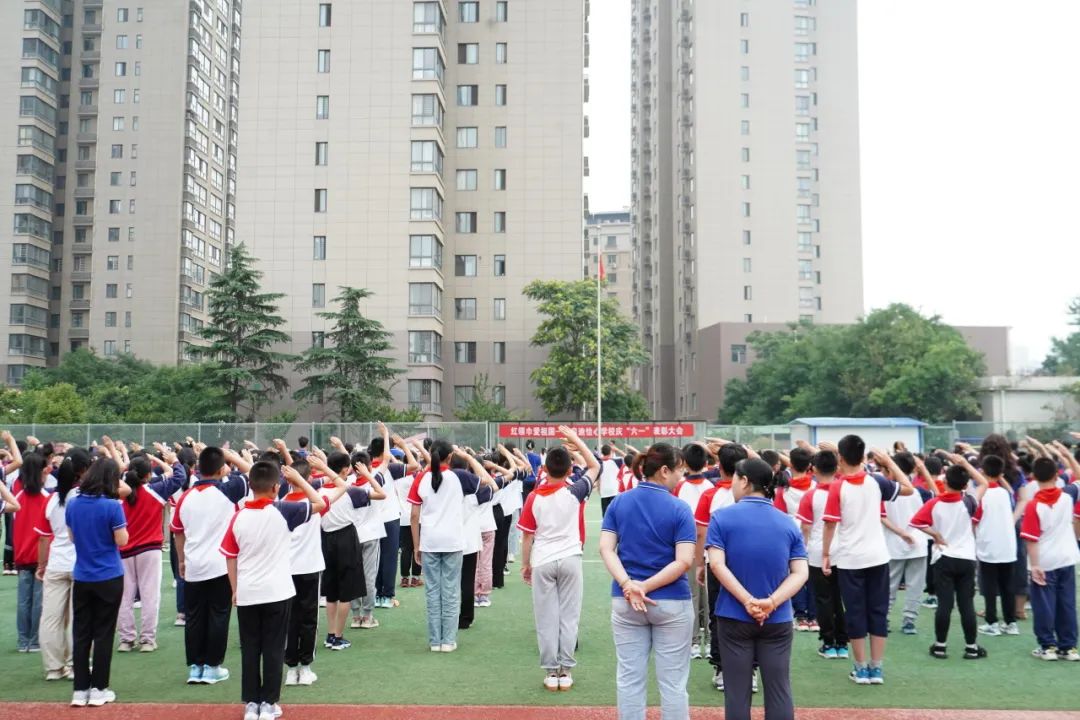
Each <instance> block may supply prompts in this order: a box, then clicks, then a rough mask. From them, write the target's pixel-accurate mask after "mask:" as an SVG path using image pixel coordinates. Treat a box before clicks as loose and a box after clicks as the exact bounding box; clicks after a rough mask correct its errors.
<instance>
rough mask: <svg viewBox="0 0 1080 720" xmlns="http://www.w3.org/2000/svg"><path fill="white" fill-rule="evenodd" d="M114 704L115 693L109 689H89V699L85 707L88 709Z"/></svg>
mask: <svg viewBox="0 0 1080 720" xmlns="http://www.w3.org/2000/svg"><path fill="white" fill-rule="evenodd" d="M111 702H116V693H114V692H113V691H112V690H110V689H109V688H105V689H104V690H98V689H97V688H90V699H89V700H88V701H87V705H89V706H90V707H101V706H102V705H105V704H106V703H111Z"/></svg>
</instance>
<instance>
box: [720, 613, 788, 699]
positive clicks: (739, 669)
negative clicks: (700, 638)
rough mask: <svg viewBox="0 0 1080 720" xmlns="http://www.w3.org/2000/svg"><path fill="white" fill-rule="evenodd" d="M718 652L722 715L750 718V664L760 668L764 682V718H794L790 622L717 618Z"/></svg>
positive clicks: (751, 672) (751, 673)
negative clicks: (722, 682)
mask: <svg viewBox="0 0 1080 720" xmlns="http://www.w3.org/2000/svg"><path fill="white" fill-rule="evenodd" d="M718 622H719V625H720V633H719V634H720V655H721V657H722V658H723V662H724V718H725V720H750V700H751V698H752V697H753V693H752V691H751V686H750V680H751V676H752V675H753V672H754V665H755V664H757V665H758V666H759V667H760V668H761V681H762V683H763V684H764V686H765V720H794V718H795V702H794V699H793V698H792V695H791V643H792V640H793V637H794V629H793V628H792V626H791V623H790V622H783V623H765V624H764V625H758V624H757V623H748V622H739V621H738V620H729V619H728V618H719V620H718Z"/></svg>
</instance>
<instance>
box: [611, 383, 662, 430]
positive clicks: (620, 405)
mask: <svg viewBox="0 0 1080 720" xmlns="http://www.w3.org/2000/svg"><path fill="white" fill-rule="evenodd" d="M601 409H602V411H603V417H602V419H603V420H604V421H605V422H607V421H608V420H610V421H611V422H643V421H645V420H650V419H652V408H650V407H649V401H648V400H646V399H645V396H644V395H642V394H641V393H639V392H638V391H637V390H631V389H630V388H626V387H619V388H615V389H614V390H610V391H606V392H604V406H603V408H601Z"/></svg>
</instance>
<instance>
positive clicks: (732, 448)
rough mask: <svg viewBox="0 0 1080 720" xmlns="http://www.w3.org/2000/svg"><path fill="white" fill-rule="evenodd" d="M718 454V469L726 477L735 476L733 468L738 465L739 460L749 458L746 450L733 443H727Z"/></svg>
mask: <svg viewBox="0 0 1080 720" xmlns="http://www.w3.org/2000/svg"><path fill="white" fill-rule="evenodd" d="M718 454H719V456H720V469H721V470H723V471H724V474H725V475H728V476H731V475H734V474H735V466H736V465H738V464H739V461H740V460H745V459H746V458H747V457H749V455H748V454H747V452H746V448H744V447H743V446H742V445H736V444H734V443H728V444H727V445H724V446H722V447H721V448H720V452H719V453H718Z"/></svg>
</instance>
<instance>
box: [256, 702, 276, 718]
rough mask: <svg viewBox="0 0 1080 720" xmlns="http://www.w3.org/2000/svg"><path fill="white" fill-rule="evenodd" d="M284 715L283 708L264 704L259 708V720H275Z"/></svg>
mask: <svg viewBox="0 0 1080 720" xmlns="http://www.w3.org/2000/svg"><path fill="white" fill-rule="evenodd" d="M281 715H282V710H281V706H279V705H271V704H270V703H263V704H262V705H260V706H259V720H274V718H279V717H281Z"/></svg>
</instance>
